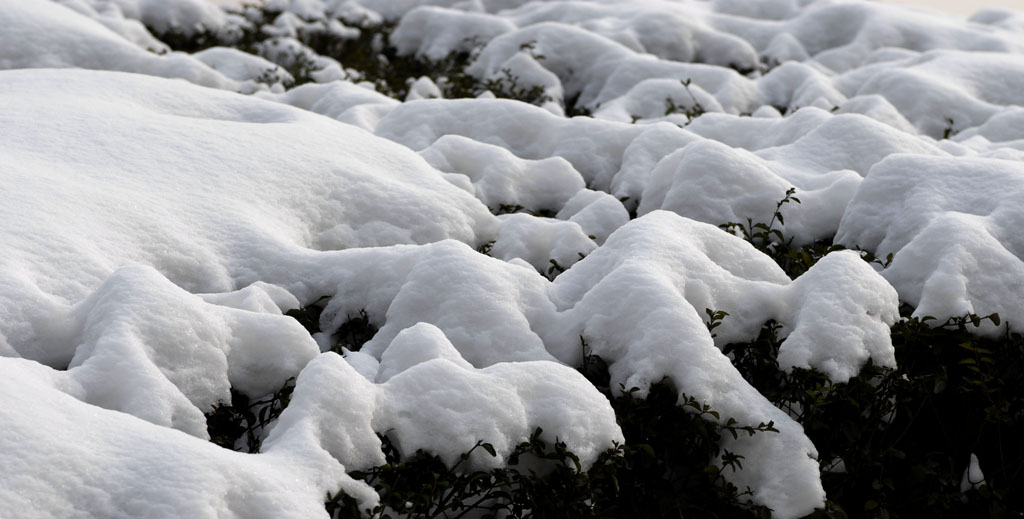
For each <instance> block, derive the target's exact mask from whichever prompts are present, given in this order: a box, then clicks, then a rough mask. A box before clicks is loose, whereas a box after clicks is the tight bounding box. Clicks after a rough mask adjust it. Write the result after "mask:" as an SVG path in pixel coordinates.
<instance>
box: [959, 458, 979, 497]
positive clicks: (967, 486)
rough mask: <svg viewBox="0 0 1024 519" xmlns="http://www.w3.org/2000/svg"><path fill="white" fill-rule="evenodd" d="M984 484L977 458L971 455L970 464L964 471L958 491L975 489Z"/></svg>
mask: <svg viewBox="0 0 1024 519" xmlns="http://www.w3.org/2000/svg"><path fill="white" fill-rule="evenodd" d="M984 484H985V474H983V473H982V472H981V465H979V464H978V457H977V456H975V455H974V453H973V452H972V453H971V463H970V464H969V465H968V466H967V468H966V469H964V476H963V478H961V479H960V491H961V492H967V491H968V490H973V489H976V488H978V487H980V486H982V485H984Z"/></svg>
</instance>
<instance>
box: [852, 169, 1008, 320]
mask: <svg viewBox="0 0 1024 519" xmlns="http://www.w3.org/2000/svg"><path fill="white" fill-rule="evenodd" d="M1022 179H1024V169H1022V166H1021V163H1020V162H1017V161H1003V160H995V159H981V158H970V159H968V158H961V159H958V160H943V159H941V158H928V157H920V156H914V155H897V156H894V157H891V158H888V159H886V160H884V161H882V162H881V163H879V164H878V165H877V166H875V167H874V168H873V169H872V170H871V172H870V174H868V177H867V178H866V179H865V181H864V184H863V186H862V188H861V189H860V191H859V192H858V193H857V195H856V196H855V197H854V199H853V200H852V201H851V203H850V207H849V209H848V210H847V213H846V215H845V216H844V217H843V221H842V223H841V225H840V228H839V233H838V234H837V235H836V241H837V242H839V243H843V244H858V245H860V246H861V247H864V248H866V249H868V250H871V251H874V252H875V254H876V255H877V256H880V257H885V256H886V255H888V254H894V257H893V261H892V264H891V265H890V266H889V268H887V269H886V270H885V271H884V272H883V275H884V276H885V278H886V279H888V280H889V282H890V283H892V284H893V286H894V287H896V289H897V290H898V291H899V293H900V297H901V298H902V299H904V300H905V301H906V302H908V303H910V304H911V305H913V306H915V307H916V310H915V315H918V316H925V315H930V316H933V317H937V318H939V319H943V320H944V319H946V318H949V317H955V316H961V315H964V314H965V313H968V312H970V313H976V314H978V315H988V314H991V313H993V312H995V313H998V314H999V315H1000V317H1001V318H1002V320H1003V321H1007V322H1009V325H1010V326H1011V327H1013V328H1014V329H1020V328H1019V327H1020V326H1021V325H1020V323H1021V322H1024V311H1022V309H1024V299H1022V296H1021V294H1022V293H1024V292H1022V290H1021V284H1020V283H1021V282H1020V280H1021V279H1024V277H1022V274H1024V243H1022V242H1021V240H1020V238H1019V233H1018V232H1017V229H1019V226H1020V224H1021V221H1022V213H1021V209H1020V208H1021V206H1022V200H1024V198H1022V197H1024V191H1022V189H1021V188H1022V186H1024V184H1022ZM985 327H986V329H987V331H988V332H989V333H994V332H995V331H997V330H995V327H994V326H993V325H991V324H988V323H986V325H985Z"/></svg>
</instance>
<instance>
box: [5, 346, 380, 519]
mask: <svg viewBox="0 0 1024 519" xmlns="http://www.w3.org/2000/svg"><path fill="white" fill-rule="evenodd" d="M63 375H64V374H63V373H61V372H57V371H53V370H52V369H50V368H48V367H46V366H43V365H41V364H38V363H36V362H32V361H28V360H23V359H12V358H4V357H0V392H2V393H3V395H4V405H3V406H2V407H0V420H3V423H4V427H3V428H2V429H0V453H2V459H3V463H4V470H3V472H2V473H0V497H2V499H3V500H4V503H6V506H7V507H8V510H11V511H15V512H14V513H15V514H16V515H15V517H31V518H34V517H53V516H83V517H110V518H118V519H120V518H124V519H128V518H131V517H140V516H150V517H177V516H180V515H181V514H184V515H188V516H190V517H231V518H243V517H245V518H267V519H270V518H278V517H286V518H292V517H293V518H296V519H298V518H309V517H323V518H326V517H327V514H326V513H325V512H324V507H323V497H324V495H325V494H326V493H327V492H337V491H338V488H339V485H341V486H343V487H344V489H345V491H346V492H349V493H351V494H352V495H353V496H357V497H360V498H362V499H364V500H366V501H368V502H372V500H373V499H374V496H373V495H372V492H370V493H369V494H367V492H368V490H366V489H364V487H362V486H361V485H360V484H357V483H356V482H354V481H352V480H351V479H349V478H348V476H347V475H346V474H345V472H344V467H342V466H341V465H340V464H339V463H338V462H337V461H335V460H334V459H333V458H331V457H330V456H327V455H317V453H315V452H314V453H309V452H300V453H296V454H295V455H285V454H281V453H267V454H259V455H255V456H253V455H248V454H241V453H237V452H232V451H229V450H226V449H222V448H220V447H218V446H216V445H214V444H212V443H210V442H207V441H205V440H201V439H199V438H194V437H192V436H188V435H185V434H182V433H181V432H179V431H174V430H171V429H168V428H166V427H160V426H157V425H153V424H151V423H147V422H144V421H142V420H139V419H138V418H136V417H133V416H130V415H127V414H124V413H119V412H115V411H108V410H104V409H99V408H97V407H95V406H92V405H88V404H85V403H83V402H81V401H80V400H78V399H76V398H74V397H72V396H71V395H69V394H67V393H68V392H70V391H74V384H73V382H71V381H69V380H67V378H66V377H64V376H63ZM339 482H344V483H339ZM54 489H60V491H59V492H55V491H54ZM240 489H245V490H244V491H240ZM44 496H45V498H44Z"/></svg>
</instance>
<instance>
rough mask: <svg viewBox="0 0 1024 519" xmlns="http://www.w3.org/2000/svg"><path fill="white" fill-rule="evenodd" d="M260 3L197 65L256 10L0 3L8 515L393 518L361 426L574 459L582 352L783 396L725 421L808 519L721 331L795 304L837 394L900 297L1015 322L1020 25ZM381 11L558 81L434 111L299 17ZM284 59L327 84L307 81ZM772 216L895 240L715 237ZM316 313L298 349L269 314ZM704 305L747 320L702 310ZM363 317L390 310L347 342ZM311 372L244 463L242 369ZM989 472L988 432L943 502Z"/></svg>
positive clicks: (806, 451) (479, 62)
mask: <svg viewBox="0 0 1024 519" xmlns="http://www.w3.org/2000/svg"><path fill="white" fill-rule="evenodd" d="M267 5H268V6H269V7H271V8H273V9H275V10H277V11H280V14H279V15H278V16H275V17H274V18H273V19H272V20H271V21H270V22H268V23H266V24H265V25H263V26H262V27H255V28H254V29H256V30H260V31H263V32H264V34H267V35H271V36H273V38H270V39H268V40H266V41H263V42H261V43H259V44H257V45H256V46H253V47H250V48H247V49H245V50H249V51H252V52H253V54H249V53H247V52H243V50H238V49H234V48H228V47H212V48H207V49H205V50H202V51H199V52H195V53H193V54H186V53H181V52H169V47H168V46H167V45H166V44H165V43H163V42H161V41H160V40H159V39H158V38H159V36H160V35H162V34H164V33H167V32H168V31H170V32H180V33H182V34H193V33H196V32H207V33H210V34H214V33H216V34H221V35H231V34H236V33H238V31H239V30H240V28H241V27H243V26H245V24H247V23H251V22H249V21H246V20H245V19H244V18H243V17H242V16H241V15H238V14H228V13H225V12H224V11H222V10H220V9H219V8H217V7H215V6H214V4H213V3H211V2H209V1H206V0H173V1H170V0H54V1H50V0H35V1H32V2H23V1H16V0H0V25H2V26H3V27H4V30H3V31H0V131H2V133H3V135H4V139H2V140H0V164H3V167H2V168H0V186H3V187H0V194H2V195H3V200H4V203H3V204H0V242H2V243H4V251H5V253H4V255H3V256H2V258H0V395H3V397H4V401H5V405H4V406H2V407H0V418H2V421H3V423H4V424H5V427H3V428H0V465H3V466H4V467H5V468H6V469H5V470H4V471H2V472H0V500H2V501H3V502H5V503H11V504H12V505H11V506H10V507H9V508H10V509H14V510H19V511H24V512H23V513H24V515H21V516H19V517H37V516H38V517H45V516H84V517H137V516H142V515H146V516H154V517H164V516H166V517H170V516H181V515H188V516H196V517H212V516H217V517H324V516H325V513H324V509H323V499H324V496H325V495H326V494H327V493H328V492H332V493H335V492H337V491H339V489H341V490H342V491H344V492H347V493H349V494H350V495H352V496H354V497H356V498H357V499H358V500H360V502H361V504H363V505H365V506H372V505H373V504H374V503H376V502H377V500H378V498H379V496H377V495H376V494H375V492H374V491H373V490H372V489H370V488H369V487H368V486H366V485H364V484H362V483H359V482H356V481H354V480H352V479H351V478H350V477H348V476H347V475H346V474H345V472H346V471H352V470H361V469H367V468H370V467H373V466H375V465H378V464H380V463H382V462H383V461H384V455H383V452H382V451H381V443H380V439H379V437H378V436H377V435H378V434H384V435H387V437H388V438H389V440H391V441H392V442H393V443H394V445H395V446H396V447H397V448H398V449H399V451H400V452H401V453H402V454H404V455H411V454H412V453H414V452H416V451H417V450H419V449H423V450H425V451H427V452H430V453H433V454H436V455H438V456H440V457H441V459H442V460H444V461H445V462H446V463H448V464H454V463H455V462H456V461H457V460H458V457H459V455H460V454H461V453H463V452H465V451H467V450H469V449H470V448H472V447H473V446H474V445H475V444H476V443H477V442H478V441H479V442H487V443H490V444H491V445H493V446H494V448H495V451H496V453H497V456H496V457H491V456H490V455H489V454H487V453H485V452H483V451H482V450H481V449H477V451H476V452H475V454H474V456H473V457H472V458H471V460H470V462H471V465H472V466H473V467H476V468H490V467H495V466H499V465H501V464H503V463H504V462H505V460H506V457H507V456H508V455H509V453H510V452H511V450H512V449H513V448H514V447H515V446H516V445H517V444H518V443H519V442H522V441H525V440H527V439H529V437H530V434H531V433H532V432H533V431H534V430H535V429H536V428H538V427H540V428H542V429H543V431H544V434H543V437H542V439H544V440H545V441H547V442H549V443H550V442H553V441H554V440H555V439H556V438H557V439H558V440H560V441H564V442H566V443H567V445H568V446H569V448H570V450H571V451H572V452H574V453H575V454H576V455H578V456H579V457H580V461H581V462H582V463H583V465H584V466H588V465H589V464H590V463H593V461H594V460H595V459H597V456H598V455H599V454H600V453H601V452H602V451H603V450H605V449H607V448H610V447H612V446H613V445H614V444H615V443H616V442H622V441H623V438H622V433H621V431H620V429H619V426H618V425H617V424H616V422H615V416H614V413H613V412H612V409H611V406H610V404H609V402H608V400H607V399H606V398H605V397H604V396H603V395H602V394H601V393H600V392H598V390H597V389H596V388H594V387H593V386H592V385H591V384H590V383H589V382H587V381H586V379H584V378H583V376H582V375H580V374H579V373H578V372H577V371H576V370H575V369H573V367H576V366H579V365H580V364H581V362H582V357H583V355H584V354H597V355H600V356H601V357H602V358H603V359H604V360H605V361H606V362H607V363H608V365H609V367H610V375H611V387H612V388H613V389H618V388H619V387H620V386H619V385H620V384H621V385H622V388H623V389H626V390H628V389H631V388H634V387H636V388H639V389H638V391H637V392H636V393H635V394H636V395H638V396H644V395H646V394H647V392H648V390H649V388H650V386H651V385H652V384H655V383H657V382H659V381H661V380H663V379H665V378H667V379H668V380H669V381H670V382H672V384H673V385H674V387H675V388H676V389H677V390H678V391H679V394H680V399H682V398H684V396H687V397H693V398H695V399H697V401H698V402H701V403H707V404H709V405H710V406H712V407H713V408H714V409H715V410H716V411H718V412H719V413H720V414H721V416H722V418H721V419H722V420H723V421H724V420H726V419H727V418H730V417H731V418H735V419H736V420H738V425H739V426H744V425H751V426H756V425H757V424H758V423H761V422H767V421H769V420H771V421H773V422H774V423H775V426H776V427H777V428H778V429H779V430H780V433H779V434H758V435H755V436H752V437H749V438H747V437H740V438H738V439H732V438H731V437H727V438H726V440H725V441H724V442H723V444H722V445H721V446H722V447H724V448H727V449H728V450H730V451H732V452H735V453H738V454H742V455H743V456H745V458H744V461H743V467H744V468H743V470H741V471H736V472H732V471H730V472H726V473H725V475H726V476H727V477H728V478H729V480H730V481H731V482H733V483H734V484H736V485H737V486H738V487H739V488H741V489H744V488H746V487H748V486H749V487H750V488H751V490H752V492H753V495H752V498H753V500H754V501H755V502H756V503H758V504H763V505H766V506H769V507H771V508H772V509H773V516H775V517H782V518H789V517H800V516H803V515H806V514H808V513H810V512H812V511H813V510H814V509H815V508H820V507H821V506H822V505H823V503H824V502H825V495H824V490H823V487H822V484H821V476H820V470H821V469H820V467H819V464H818V461H817V460H816V457H817V451H816V449H815V447H814V445H813V444H812V443H811V441H810V440H809V439H808V437H807V435H805V434H804V432H803V429H802V427H801V425H800V424H799V423H798V422H797V421H795V420H794V419H793V418H792V417H791V416H790V415H789V414H787V413H786V412H784V411H782V410H781V409H779V408H777V407H775V406H774V405H772V404H771V403H770V402H769V401H768V400H767V399H766V398H765V397H764V396H763V395H761V394H760V393H759V392H758V391H757V390H756V389H755V388H754V387H753V386H751V385H750V384H749V383H748V382H747V381H745V380H744V379H743V377H742V376H741V375H740V373H739V372H738V371H737V370H736V368H735V367H734V366H733V365H732V363H731V361H730V360H729V358H728V357H727V356H725V355H724V354H723V353H722V351H721V348H722V347H724V346H725V345H727V344H729V343H732V342H742V341H749V340H752V339H754V338H756V337H757V335H758V332H759V331H760V330H761V327H762V325H763V324H764V323H765V322H766V321H768V320H775V321H776V322H778V323H779V324H780V325H781V329H780V334H781V336H782V337H784V342H783V343H782V346H781V348H780V351H779V353H778V358H777V360H778V363H779V366H780V368H781V369H783V370H787V371H789V370H793V369H796V368H803V369H814V370H818V371H820V372H822V373H824V374H825V375H826V376H828V377H829V378H830V379H831V380H832V382H834V383H843V382H846V381H848V380H849V379H850V378H851V377H853V376H856V375H857V374H858V373H859V371H860V369H861V367H862V366H863V365H864V364H865V363H866V362H868V360H870V361H871V362H872V363H873V364H874V365H876V366H888V367H895V356H894V351H893V347H892V344H891V341H890V336H889V330H890V327H891V326H892V325H893V324H894V323H895V322H896V321H897V319H899V312H898V309H899V306H900V304H901V303H906V304H909V305H911V306H912V307H914V314H915V315H917V316H925V315H930V316H935V317H937V318H938V319H939V320H940V321H941V320H944V319H945V318H948V317H953V316H959V315H963V314H964V313H967V312H972V313H977V314H980V315H987V314H990V313H998V314H999V315H1000V316H1001V318H1002V322H1003V323H1004V324H1003V325H1001V326H998V327H997V326H996V325H994V324H990V323H986V324H984V325H983V326H982V328H981V330H980V333H983V334H995V333H999V332H1002V331H1005V329H1006V327H1009V329H1011V330H1014V331H1020V330H1022V328H1021V326H1022V325H1021V323H1024V296H1022V294H1024V286H1022V283H1024V282H1022V281H1021V280H1024V241H1022V240H1021V238H1019V232H1017V231H1018V230H1019V229H1020V227H1021V225H1022V223H1024V213H1022V210H1021V209H1020V208H1021V207H1024V195H1022V193H1024V189H1022V186H1024V184H1022V180H1021V179H1024V166H1022V161H1024V129H1022V128H1024V109H1022V108H1021V106H1024V94H1022V93H1021V89H1020V88H1019V78H1020V77H1021V75H1022V74H1024V57H1022V56H1024V36H1022V32H1021V31H1022V28H1024V15H1022V14H1020V13H1015V12H1012V11H1006V10H982V11H979V12H978V13H977V14H976V15H975V16H974V17H973V18H972V20H973V21H972V22H970V23H968V22H965V21H963V20H959V19H956V18H954V17H951V16H947V15H942V14H938V13H935V12H931V11H927V10H911V9H906V8H903V7H899V6H892V5H885V4H880V3H875V2H863V1H858V0H831V1H824V0H822V1H817V2H803V1H797V0H761V1H757V2H754V1H751V0H715V1H712V2H706V1H700V2H697V1H691V0H685V1H680V2H667V1H661V0H644V1H637V2H631V3H629V4H628V5H626V4H624V3H621V2H619V3H616V2H599V1H582V0H573V1H560V2H542V1H529V0H516V1H511V2H509V1H498V0H473V1H456V0H427V1H417V0H386V1H385V0H374V1H365V0H351V1H343V2H341V1H326V0H270V1H269V2H268V3H267ZM360 20H362V21H363V22H369V23H381V21H382V20H389V21H390V22H394V23H395V24H396V25H395V29H394V32H393V34H392V36H391V41H390V43H391V44H392V45H394V46H395V48H396V50H397V52H398V53H399V54H401V55H419V56H423V57H425V58H428V59H430V60H439V59H442V58H444V57H446V56H448V55H449V54H450V53H452V52H465V53H470V54H471V56H472V57H473V59H472V63H471V65H470V66H469V68H468V69H467V72H468V73H470V74H472V75H474V76H476V77H477V78H479V79H484V80H486V79H489V80H492V81H510V80H511V78H516V79H515V81H516V86H517V87H525V88H529V87H533V86H538V87H540V88H541V89H542V91H543V93H544V95H545V96H546V99H545V100H543V101H540V102H539V105H540V106H532V105H529V104H526V103H522V102H518V101H514V100H508V99H496V98H495V97H496V95H495V94H498V95H501V92H498V90H499V89H498V88H494V90H495V91H494V92H489V93H483V94H481V95H480V96H479V97H478V98H473V99H442V97H443V95H442V88H441V86H443V85H444V84H445V83H444V81H443V78H430V77H427V76H422V77H415V78H410V82H409V83H408V84H407V86H408V87H409V94H408V96H407V98H406V99H404V100H401V101H399V100H396V99H392V98H390V97H387V96H385V95H383V94H381V93H378V92H375V91H374V90H373V88H374V87H373V84H372V83H370V82H368V81H367V82H359V81H361V80H362V79H363V76H362V75H361V74H360V73H359V71H355V70H352V69H348V68H346V66H348V65H347V64H346V63H343V62H341V61H338V60H337V59H335V58H332V57H330V56H321V55H318V54H316V53H315V52H314V51H313V49H311V48H310V47H308V46H306V45H304V44H303V43H301V42H300V41H299V37H300V36H301V34H302V33H303V31H308V30H318V31H326V32H327V33H330V34H332V35H334V36H336V37H338V38H341V39H353V38H356V37H357V36H358V35H359V34H360V33H359V29H356V28H355V27H356V26H357V25H359V23H360ZM228 40H230V38H228ZM296 60H307V62H308V63H312V64H313V65H314V66H313V68H314V69H315V70H314V71H313V72H311V73H310V78H308V79H312V80H313V82H311V83H307V84H303V85H301V86H297V87H295V88H290V87H291V85H292V83H293V82H294V81H295V80H296V79H299V78H296V77H292V76H291V75H290V74H289V73H288V72H287V71H286V70H285V68H286V67H287V66H289V65H291V64H294V63H297V61H296ZM301 79H306V78H301ZM439 85H441V86H439ZM506 86H510V85H506ZM243 94H245V95H243ZM570 108H572V109H575V110H577V111H579V110H581V109H585V110H589V111H590V112H591V116H589V117H588V116H577V117H566V116H565V114H566V113H567V112H568V111H569V109H570ZM791 188H793V189H794V190H795V191H793V196H795V197H797V198H798V199H799V200H800V201H799V202H795V201H793V202H791V203H788V204H785V205H783V206H782V207H781V209H779V211H780V212H781V213H782V214H783V216H784V219H779V218H775V214H774V213H775V211H776V209H777V203H778V202H779V201H780V200H782V199H783V198H784V197H785V196H787V191H788V190H789V189H791ZM500 213H510V214H500ZM496 214H500V215H496ZM748 218H749V219H750V220H748ZM773 219H774V220H775V227H774V228H775V229H778V230H780V231H781V232H782V233H783V234H784V236H785V238H786V239H792V240H793V241H792V243H793V244H795V245H802V244H808V243H811V242H815V241H817V240H825V241H828V240H831V239H833V238H834V241H835V243H837V244H841V245H844V246H846V247H848V248H851V249H861V250H865V251H870V252H871V253H873V254H874V255H875V256H877V257H880V258H884V257H886V255H888V254H890V253H891V254H892V255H893V260H892V263H891V265H889V266H887V267H885V268H882V267H881V266H880V265H869V264H868V263H866V262H864V261H863V260H862V259H861V258H860V257H859V254H858V253H857V252H856V251H836V252H832V253H830V254H828V255H826V256H825V257H824V258H823V259H821V260H820V261H819V262H818V263H817V264H815V265H814V266H813V267H812V268H810V270H808V271H807V272H806V273H804V274H803V275H801V276H799V277H797V278H796V279H790V278H789V276H787V275H786V273H785V272H783V270H782V269H781V268H780V267H779V266H778V265H777V264H776V263H775V262H774V261H773V260H772V259H771V258H770V257H768V256H767V255H765V254H763V253H762V252H760V251H758V250H757V249H756V248H754V247H753V246H752V245H751V244H749V243H747V242H745V241H743V240H742V239H740V238H738V237H737V236H735V235H733V234H730V233H728V232H726V231H723V230H722V229H720V228H719V226H720V225H722V224H726V223H729V222H740V223H747V222H748V221H749V222H751V223H757V222H763V223H767V222H769V221H772V220H773ZM783 220H784V221H783ZM771 246H773V247H774V246H777V245H771ZM324 297H326V298H327V299H323V298H324ZM321 300H322V301H321ZM318 301H321V302H320V303H318V304H322V305H324V308H323V312H322V314H321V317H320V322H319V323H318V324H319V327H320V331H319V332H318V333H316V334H314V335H313V336H311V335H310V334H309V333H308V332H307V331H306V329H304V328H303V327H302V326H301V325H300V324H298V322H297V321H295V320H294V319H292V318H290V317H287V316H284V315H282V313H283V312H287V311H288V310H293V309H297V308H301V307H303V306H306V305H310V304H314V303H315V302H318ZM706 310H713V311H724V312H727V313H728V315H727V316H726V317H725V318H724V320H723V321H722V323H721V326H719V327H718V328H716V329H715V334H716V335H715V336H712V334H711V333H710V332H709V331H708V329H707V325H706V323H705V321H706V313H705V311H706ZM363 314H365V316H366V318H367V319H368V321H369V322H370V323H371V324H372V325H374V326H375V327H377V328H378V331H377V332H376V333H375V334H374V336H373V337H372V338H371V339H370V340H369V341H368V342H366V343H365V344H364V345H362V348H361V349H360V350H359V351H350V350H343V351H342V352H341V353H342V355H339V354H337V353H334V352H332V351H328V350H331V349H332V348H333V347H334V346H335V345H336V344H338V340H339V337H338V336H337V335H338V332H339V330H340V329H341V327H342V326H343V325H344V324H345V323H346V322H347V321H349V320H350V319H352V318H354V317H356V316H360V315H363ZM581 339H582V341H583V342H585V344H586V348H587V351H584V346H583V344H581ZM292 377H296V386H295V391H294V394H293V397H292V401H291V403H290V405H289V406H288V407H287V409H285V411H284V412H283V414H282V415H281V417H280V418H279V419H278V420H277V421H276V423H275V424H274V425H272V426H271V427H270V428H269V430H265V431H264V432H263V434H265V435H266V439H265V441H264V443H263V446H262V448H261V449H260V452H259V453H257V454H254V455H242V454H238V453H234V452H230V451H228V450H226V449H221V448H220V447H217V446H215V445H213V444H211V443H209V442H208V441H207V439H208V433H207V430H206V422H205V417H204V413H207V412H209V411H211V410H212V409H213V408H214V406H216V405H218V404H223V403H228V402H230V399H231V390H235V391H238V392H240V393H242V394H244V395H246V396H248V397H250V398H253V399H256V398H260V397H264V396H266V395H269V394H271V393H273V392H275V391H276V390H278V389H279V388H281V387H282V386H283V385H284V384H285V383H286V381H287V380H289V379H291V378H292ZM325 388H330V390H329V391H328V390H325ZM719 461H720V460H719ZM983 481H984V477H983V475H982V474H981V469H980V467H979V465H978V460H977V457H976V456H974V455H973V454H972V455H971V460H970V464H969V465H968V467H967V469H966V470H965V472H964V477H963V480H962V483H961V490H962V491H965V492H966V491H968V490H969V489H971V488H976V487H977V486H978V485H980V484H983ZM55 488H57V489H60V492H55V491H54V490H53V489H55ZM168 489H172V490H168Z"/></svg>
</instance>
